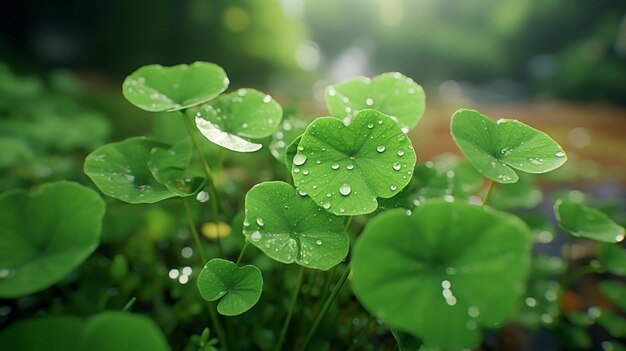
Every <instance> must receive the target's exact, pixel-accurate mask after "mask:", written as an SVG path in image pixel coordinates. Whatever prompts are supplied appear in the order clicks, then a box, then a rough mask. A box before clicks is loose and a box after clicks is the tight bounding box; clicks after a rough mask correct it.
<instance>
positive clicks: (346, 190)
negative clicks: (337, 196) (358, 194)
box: [339, 183, 352, 196]
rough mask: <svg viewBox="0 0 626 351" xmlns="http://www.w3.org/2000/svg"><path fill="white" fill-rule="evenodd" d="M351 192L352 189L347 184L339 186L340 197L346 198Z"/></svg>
mask: <svg viewBox="0 0 626 351" xmlns="http://www.w3.org/2000/svg"><path fill="white" fill-rule="evenodd" d="M351 191H352V187H350V184H347V183H343V184H341V186H340V187H339V192H340V193H341V195H343V196H348V195H350V192H351Z"/></svg>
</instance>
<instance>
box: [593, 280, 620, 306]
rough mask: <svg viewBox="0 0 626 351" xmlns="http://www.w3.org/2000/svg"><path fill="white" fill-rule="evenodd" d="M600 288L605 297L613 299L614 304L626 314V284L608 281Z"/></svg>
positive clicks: (601, 284) (602, 283) (601, 283)
mask: <svg viewBox="0 0 626 351" xmlns="http://www.w3.org/2000/svg"><path fill="white" fill-rule="evenodd" d="M599 288H600V291H601V292H602V294H604V296H606V297H608V298H609V299H611V301H613V303H615V304H616V305H617V306H619V308H621V309H622V310H623V311H624V312H626V299H624V296H626V284H624V283H622V282H618V281H610V280H606V281H603V282H600V285H599Z"/></svg>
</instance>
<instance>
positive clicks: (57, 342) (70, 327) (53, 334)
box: [0, 316, 83, 351]
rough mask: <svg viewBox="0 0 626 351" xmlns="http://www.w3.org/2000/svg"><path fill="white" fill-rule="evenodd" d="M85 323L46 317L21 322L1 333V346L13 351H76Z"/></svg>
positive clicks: (74, 318) (71, 319) (66, 317)
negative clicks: (78, 336) (8, 347)
mask: <svg viewBox="0 0 626 351" xmlns="http://www.w3.org/2000/svg"><path fill="white" fill-rule="evenodd" d="M82 329H83V321H82V320H81V319H80V318H77V317H73V316H45V317H37V318H30V319H24V320H20V321H18V322H16V323H13V324H10V325H9V326H8V327H5V328H4V329H3V330H2V332H1V333H0V345H4V346H10V350H11V351H36V350H46V351H76V350H77V348H76V347H77V344H78V338H77V337H76V336H77V335H80V333H81V332H82Z"/></svg>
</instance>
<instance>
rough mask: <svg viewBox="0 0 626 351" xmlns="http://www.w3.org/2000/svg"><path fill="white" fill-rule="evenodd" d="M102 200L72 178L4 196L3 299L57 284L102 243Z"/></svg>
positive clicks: (0, 212) (0, 239)
mask: <svg viewBox="0 0 626 351" xmlns="http://www.w3.org/2000/svg"><path fill="white" fill-rule="evenodd" d="M104 211H105V207H104V202H103V201H102V199H101V198H100V196H99V195H98V194H97V193H96V192H95V191H93V190H91V189H88V188H86V187H84V186H82V185H79V184H76V183H71V182H58V183H50V184H46V185H43V186H41V187H40V188H39V189H38V190H36V191H34V192H31V193H27V192H24V191H13V192H8V193H4V194H2V195H0V228H2V230H0V297H3V298H14V297H20V296H24V295H28V294H32V293H35V292H38V291H41V290H43V289H46V288H48V287H49V286H51V285H53V284H55V283H56V282H58V281H59V280H61V279H63V278H64V277H65V276H66V275H67V274H69V273H70V272H71V271H73V270H74V269H75V268H76V267H78V266H79V265H80V264H81V263H82V262H83V261H84V260H85V259H86V258H87V257H88V256H89V255H90V254H91V253H92V252H93V251H94V250H95V249H96V247H97V246H98V243H99V240H100V232H101V226H102V218H103V216H104Z"/></svg>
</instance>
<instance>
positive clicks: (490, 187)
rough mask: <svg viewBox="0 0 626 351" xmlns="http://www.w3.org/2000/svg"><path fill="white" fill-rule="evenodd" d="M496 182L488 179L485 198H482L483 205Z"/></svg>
mask: <svg viewBox="0 0 626 351" xmlns="http://www.w3.org/2000/svg"><path fill="white" fill-rule="evenodd" d="M495 184H496V183H495V182H494V181H493V180H490V181H489V188H487V193H486V194H485V198H484V199H483V206H485V205H486V204H487V201H489V197H490V196H491V191H492V190H493V186H494V185H495Z"/></svg>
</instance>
